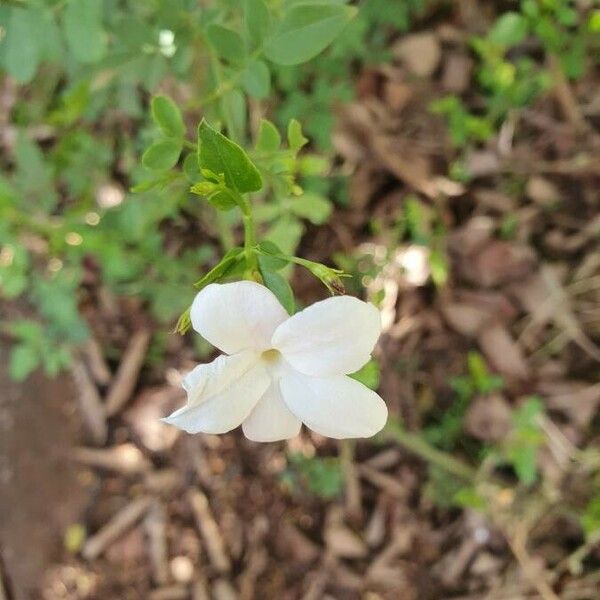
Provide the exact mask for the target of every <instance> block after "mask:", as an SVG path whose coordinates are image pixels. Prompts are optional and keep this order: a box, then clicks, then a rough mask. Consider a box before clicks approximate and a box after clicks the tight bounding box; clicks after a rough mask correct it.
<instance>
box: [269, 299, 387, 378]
mask: <svg viewBox="0 0 600 600" xmlns="http://www.w3.org/2000/svg"><path fill="white" fill-rule="evenodd" d="M380 333H381V316H380V314H379V311H378V310H377V309H376V308H375V307H374V306H373V305H372V304H368V303H366V302H362V301H361V300H359V299H358V298H353V297H352V296H338V297H336V298H328V299H327V300H322V301H321V302H317V303H316V304H313V305H312V306H309V307H308V308H305V309H304V310H303V311H301V312H299V313H297V314H295V315H294V316H293V317H290V318H289V319H288V320H287V321H285V322H284V323H282V324H281V325H280V326H279V327H278V328H277V330H276V331H275V334H274V335H273V347H274V348H277V350H279V351H280V352H281V353H282V354H283V356H284V358H285V359H286V360H287V361H288V362H289V363H290V364H291V365H292V366H293V367H294V368H295V369H297V370H298V371H300V372H302V373H306V374H307V375H313V376H315V377H324V376H329V375H341V374H344V373H354V371H358V369H360V368H361V367H362V366H363V365H364V364H365V363H366V362H367V361H368V360H369V357H370V355H371V352H372V351H373V347H374V346H375V343H376V342H377V338H378V337H379V334H380Z"/></svg>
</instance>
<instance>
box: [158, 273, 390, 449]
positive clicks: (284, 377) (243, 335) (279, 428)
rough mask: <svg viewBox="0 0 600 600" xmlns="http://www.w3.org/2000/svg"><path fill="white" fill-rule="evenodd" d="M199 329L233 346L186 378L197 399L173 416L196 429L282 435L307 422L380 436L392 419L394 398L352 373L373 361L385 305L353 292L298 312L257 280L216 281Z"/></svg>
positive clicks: (203, 297) (338, 432)
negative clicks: (389, 401) (383, 395)
mask: <svg viewBox="0 0 600 600" xmlns="http://www.w3.org/2000/svg"><path fill="white" fill-rule="evenodd" d="M191 320H192V325H193V327H194V329H195V330H196V331H197V332H198V333H200V334H201V335H202V336H203V337H204V338H205V339H206V340H207V341H209V342H210V343H211V344H213V345H214V346H216V347H217V348H219V349H220V350H222V351H223V352H225V354H226V355H223V356H219V357H218V358H217V359H216V360H214V361H213V362H212V363H210V364H206V365H198V366H197V367H196V368H195V369H194V370H193V371H191V372H190V373H188V374H187V375H186V376H185V378H184V380H183V387H184V389H185V390H186V391H187V394H188V401H187V404H186V405H185V406H184V407H183V408H180V409H179V410H177V411H175V412H174V413H173V414H172V415H170V416H169V417H167V418H166V419H164V421H165V422H167V423H170V424H171V425H175V426H176V427H179V428H180V429H183V430H184V431H187V432H188V433H199V432H203V433H213V434H216V433H225V432H227V431H230V430H232V429H234V428H235V427H237V426H238V425H241V426H242V430H243V432H244V434H245V435H246V437H247V438H249V439H251V440H254V441H257V442H273V441H277V440H284V439H289V438H292V437H294V436H295V435H297V434H298V433H299V431H300V427H301V425H302V423H304V424H305V425H306V426H307V427H309V428H310V429H312V430H313V431H316V432H317V433H320V434H321V435H325V436H329V437H333V438H339V439H341V438H356V437H370V436H372V435H374V434H376V433H377V432H378V431H379V430H381V429H382V427H383V426H384V425H385V422H386V419H387V407H386V405H385V403H384V401H383V400H382V399H381V398H380V397H379V396H378V395H377V394H376V393H375V392H373V391H371V390H370V389H368V388H367V387H366V386H364V385H363V384H362V383H359V382H358V381H356V380H354V379H352V378H350V377H348V376H347V374H348V373H354V372H355V371H357V370H358V369H360V368H361V367H362V366H363V365H364V364H365V363H366V362H367V361H368V360H369V358H370V355H371V351H372V350H373V347H374V346H375V343H376V342H377V339H378V337H379V334H380V331H381V322H380V315H379V311H378V310H377V309H376V308H375V307H374V306H373V305H372V304H367V303H366V302H362V301H361V300H358V299H357V298H353V297H351V296H338V297H335V298H329V299H327V300H323V301H321V302H317V303H316V304H313V305H312V306H309V307H308V308H306V309H304V310H303V311H301V312H299V313H297V314H295V315H293V316H292V317H290V316H289V315H288V313H287V312H286V311H285V309H284V308H283V307H282V306H281V304H280V303H279V301H278V300H277V298H276V297H275V295H274V294H273V293H272V292H271V291H270V290H268V289H267V288H266V287H264V286H262V285H259V284H258V283H254V282H252V281H239V282H235V283H226V284H211V285H209V286H207V287H206V288H204V289H203V290H202V291H201V292H199V293H198V295H197V296H196V298H195V300H194V302H193V304H192V308H191Z"/></svg>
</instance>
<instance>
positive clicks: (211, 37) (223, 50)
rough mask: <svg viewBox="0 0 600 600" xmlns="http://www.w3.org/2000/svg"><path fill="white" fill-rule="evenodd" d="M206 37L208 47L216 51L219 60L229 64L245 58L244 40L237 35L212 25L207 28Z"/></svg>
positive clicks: (230, 30)
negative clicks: (208, 43)
mask: <svg viewBox="0 0 600 600" xmlns="http://www.w3.org/2000/svg"><path fill="white" fill-rule="evenodd" d="M206 36H207V37H208V41H209V42H210V45H211V46H212V47H213V48H214V49H215V50H216V51H217V53H218V55H219V56H220V57H221V58H224V59H225V60H227V61H229V62H234V63H239V62H242V61H243V60H244V58H245V57H246V48H245V46H244V40H242V38H241V36H240V34H239V33H237V32H236V31H233V30H232V29H228V28H227V27H223V26H222V25H218V24H217V23H212V24H211V25H209V26H208V29H207V31H206Z"/></svg>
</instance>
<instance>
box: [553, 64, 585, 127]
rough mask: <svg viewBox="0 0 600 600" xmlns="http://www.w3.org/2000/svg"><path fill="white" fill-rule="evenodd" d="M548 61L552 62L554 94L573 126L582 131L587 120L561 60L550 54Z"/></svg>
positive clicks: (564, 114)
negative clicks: (564, 71) (561, 64)
mask: <svg viewBox="0 0 600 600" xmlns="http://www.w3.org/2000/svg"><path fill="white" fill-rule="evenodd" d="M548 61H549V64H550V72H551V73H552V77H553V79H554V96H555V98H556V101H557V102H558V105H559V106H560V109H561V111H562V113H563V116H564V117H565V119H566V120H567V121H569V123H570V124H571V125H573V127H575V128H576V129H577V130H579V131H582V130H583V129H585V127H586V122H585V120H584V118H583V115H582V114H581V111H580V110H579V106H578V105H577V100H576V99H575V96H574V95H573V91H572V90H571V86H569V82H568V81H567V79H566V77H565V74H564V73H563V70H562V68H561V66H560V62H559V60H558V58H557V57H556V56H554V55H553V54H550V56H549V58H548Z"/></svg>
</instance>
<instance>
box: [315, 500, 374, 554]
mask: <svg viewBox="0 0 600 600" xmlns="http://www.w3.org/2000/svg"><path fill="white" fill-rule="evenodd" d="M324 538H325V544H326V545H327V549H328V550H329V552H331V554H332V555H333V556H340V557H342V558H363V557H364V556H366V555H367V554H368V550H367V547H366V545H365V543H364V542H363V541H362V540H361V539H360V537H359V536H358V535H357V534H356V533H354V532H353V531H352V530H351V529H350V528H349V527H347V526H346V525H345V523H344V522H343V512H342V509H341V508H340V507H339V506H333V507H332V508H330V509H329V511H328V513H327V516H326V523H325V532H324Z"/></svg>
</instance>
